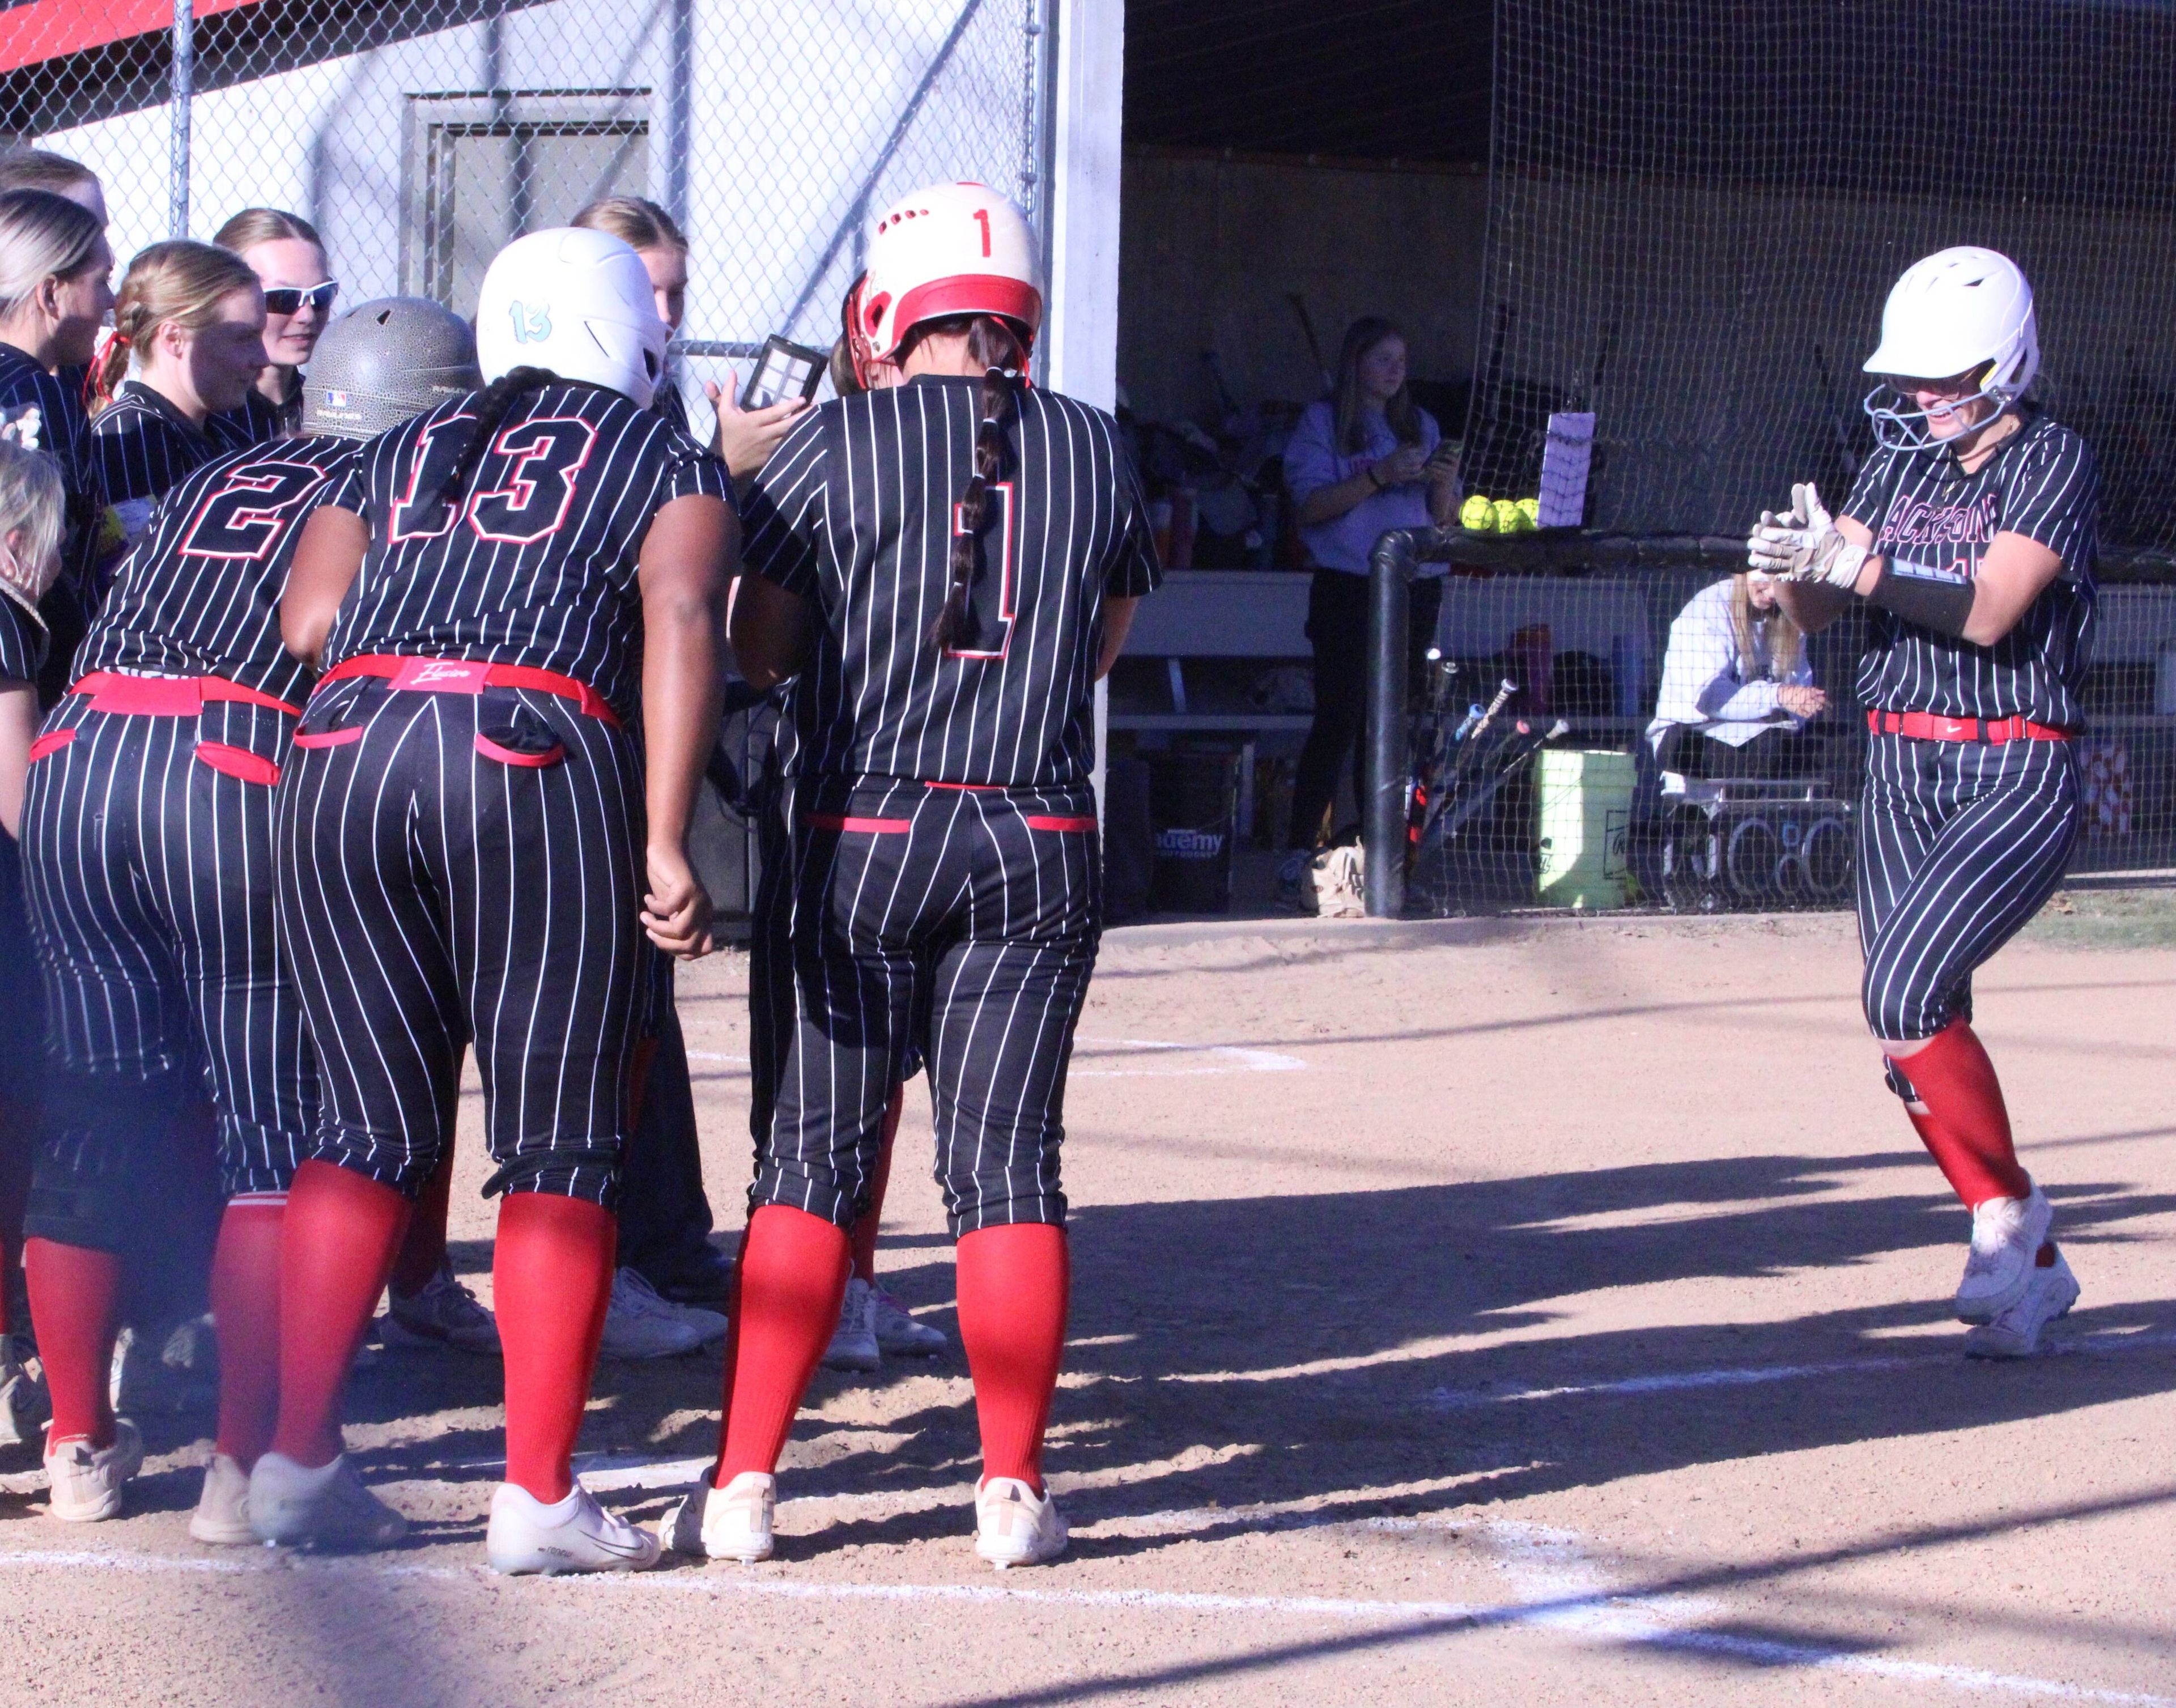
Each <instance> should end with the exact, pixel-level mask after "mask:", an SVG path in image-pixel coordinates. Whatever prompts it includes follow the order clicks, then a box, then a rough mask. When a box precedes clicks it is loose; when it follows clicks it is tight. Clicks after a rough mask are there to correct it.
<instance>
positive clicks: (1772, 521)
mask: <svg viewBox="0 0 2176 1708" xmlns="http://www.w3.org/2000/svg"><path fill="white" fill-rule="evenodd" d="M1866 557H1867V548H1866V547H1863V546H1854V545H1852V543H1851V541H1848V540H1847V539H1845V538H1844V536H1843V535H1842V533H1841V531H1840V530H1838V529H1837V527H1836V519H1835V518H1834V517H1833V516H1831V515H1830V514H1829V513H1828V510H1827V509H1826V507H1825V506H1824V505H1823V504H1822V503H1821V495H1820V492H1819V491H1818V490H1817V489H1816V488H1815V487H1814V484H1813V483H1812V482H1811V481H1807V482H1805V483H1804V484H1803V485H1800V486H1794V487H1792V488H1791V509H1790V511H1789V513H1788V514H1785V515H1781V516H1779V515H1777V514H1775V513H1774V512H1773V511H1768V510H1764V511H1762V512H1761V514H1760V521H1759V522H1758V523H1757V524H1756V525H1754V530H1753V533H1752V536H1751V537H1750V538H1749V540H1748V541H1746V553H1745V561H1746V562H1747V563H1749V564H1750V565H1751V566H1752V567H1753V568H1755V569H1758V570H1760V571H1762V572H1763V573H1764V574H1770V575H1773V576H1774V577H1775V578H1776V579H1777V580H1779V581H1798V582H1820V583H1824V584H1825V585H1828V586H1831V587H1840V588H1842V589H1844V590H1846V591H1849V590H1850V589H1851V588H1852V587H1853V586H1855V585H1857V584H1858V572H1859V570H1860V568H1862V567H1863V565H1864V564H1865V563H1866Z"/></svg>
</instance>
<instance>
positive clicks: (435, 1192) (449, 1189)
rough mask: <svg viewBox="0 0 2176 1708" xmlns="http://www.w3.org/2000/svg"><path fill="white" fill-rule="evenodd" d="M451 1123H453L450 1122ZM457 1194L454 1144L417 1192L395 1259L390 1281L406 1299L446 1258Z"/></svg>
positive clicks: (394, 1288)
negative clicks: (448, 1219) (448, 1226)
mask: <svg viewBox="0 0 2176 1708" xmlns="http://www.w3.org/2000/svg"><path fill="white" fill-rule="evenodd" d="M447 1124H448V1126H449V1127H450V1126H451V1125H452V1123H450V1122H449V1123H447ZM453 1195H454V1147H453V1146H452V1145H448V1146H446V1154H445V1155H444V1156H442V1157H440V1158H439V1159H438V1167H436V1168H434V1169H432V1171H431V1178H429V1179H428V1180H427V1181H425V1182H424V1183H423V1189H422V1191H421V1192H419V1193H418V1194H416V1206H415V1208H414V1209H413V1210H410V1211H409V1213H408V1232H406V1233H405V1234H404V1235H403V1236H402V1237H401V1240H400V1255H399V1256H398V1257H396V1258H394V1259H393V1279H392V1280H391V1281H389V1283H387V1285H389V1286H391V1287H392V1289H393V1291H394V1292H396V1293H398V1294H400V1297H402V1298H404V1299H411V1298H413V1297H416V1294H417V1293H420V1292H422V1291H423V1289H424V1288H425V1287H427V1286H430V1284H431V1277H432V1276H435V1275H436V1274H438V1265H440V1264H442V1263H443V1262H444V1261H445V1260H446V1215H447V1212H448V1211H449V1210H450V1209H451V1208H452V1204H453Z"/></svg>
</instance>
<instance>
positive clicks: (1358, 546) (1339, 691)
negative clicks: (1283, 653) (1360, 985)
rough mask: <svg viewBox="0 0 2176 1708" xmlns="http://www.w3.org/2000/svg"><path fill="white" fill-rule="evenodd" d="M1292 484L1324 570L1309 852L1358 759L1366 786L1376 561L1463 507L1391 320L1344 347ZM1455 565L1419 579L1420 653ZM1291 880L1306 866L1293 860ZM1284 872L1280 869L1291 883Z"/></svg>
mask: <svg viewBox="0 0 2176 1708" xmlns="http://www.w3.org/2000/svg"><path fill="white" fill-rule="evenodd" d="M1285 484H1286V485H1287V486H1288V487H1290V488H1291V489H1292V503H1294V504H1295V505H1296V506H1297V511H1296V515H1297V520H1298V524H1299V536H1300V539H1301V540H1302V541H1303V542H1304V543H1305V545H1306V547H1307V553H1308V564H1309V566H1310V567H1311V568H1313V569H1314V585H1312V586H1311V587H1309V588H1308V598H1307V635H1308V640H1310V641H1311V642H1312V643H1313V644H1314V726H1313V727H1312V728H1310V729H1309V730H1308V734H1307V745H1306V747H1305V748H1303V750H1302V752H1301V753H1300V759H1299V768H1298V771H1297V775H1295V776H1294V778H1293V780H1292V827H1291V831H1290V834H1289V835H1288V836H1287V839H1286V846H1287V847H1288V848H1292V849H1293V850H1296V851H1299V852H1302V853H1304V852H1305V851H1308V850H1311V849H1313V848H1314V847H1315V846H1318V845H1319V842H1320V841H1321V840H1322V837H1323V833H1324V830H1325V822H1324V821H1325V819H1326V818H1327V817H1328V815H1329V813H1330V804H1331V802H1333V801H1335V800H1336V797H1337V785H1338V781H1339V779H1340V778H1341V776H1342V775H1343V773H1344V770H1345V760H1346V755H1348V754H1350V755H1351V756H1352V760H1353V776H1354V779H1355V781H1356V783H1357V780H1358V778H1359V776H1360V775H1361V768H1362V765H1363V759H1362V758H1361V754H1362V749H1363V745H1364V743H1365V742H1366V740H1367V732H1368V554H1369V553H1370V552H1373V551H1374V549H1375V542H1376V541H1378V540H1379V539H1380V538H1382V536H1384V534H1386V533H1388V532H1390V530H1392V529H1394V528H1426V527H1428V526H1430V525H1435V526H1439V527H1440V526H1444V525H1447V524H1448V523H1449V522H1450V519H1451V518H1452V517H1453V516H1454V515H1455V514H1456V512H1457V509H1458V497H1459V494H1458V465H1457V461H1456V459H1455V457H1454V456H1453V455H1452V454H1450V451H1449V450H1448V449H1446V448H1445V447H1444V443H1443V434H1442V432H1441V430H1440V429H1439V427H1437V426H1436V423H1435V418H1434V417H1433V416H1431V415H1429V414H1428V411H1426V410H1424V409H1420V408H1417V407H1416V406H1415V405H1414V403H1413V400H1412V394H1411V393H1410V392H1409V391H1407V390H1406V340H1405V337H1404V335H1402V334H1401V332H1400V331H1399V330H1398V329H1397V328H1396V327H1395V326H1394V325H1392V324H1390V322H1389V321H1387V320H1384V319H1381V318H1378V317H1376V316H1374V315H1369V316H1367V317H1365V318H1362V319H1359V320H1356V321H1354V322H1353V323H1352V327H1351V329H1349V330H1348V331H1347V332H1346V335H1345V343H1344V345H1343V347H1342V348H1341V350H1340V351H1338V356H1337V376H1336V381H1335V383H1333V385H1332V387H1331V390H1330V396H1328V397H1327V398H1325V399H1324V400H1322V401H1320V402H1319V403H1315V404H1311V405H1308V408H1307V410H1306V411H1305V412H1304V413H1303V414H1302V415H1301V416H1300V418H1299V421H1298V422H1297V425H1296V426H1295V427H1293V429H1292V439H1291V442H1290V443H1288V444H1287V446H1286V449H1285ZM1446 568H1448V566H1447V565H1445V564H1441V563H1428V564H1423V566H1422V569H1421V576H1420V579H1417V580H1416V581H1415V582H1414V583H1413V587H1412V631H1411V632H1412V659H1411V661H1409V664H1408V669H1409V671H1410V672H1412V674H1411V676H1410V677H1409V679H1411V680H1417V679H1418V673H1419V669H1420V660H1421V655H1422V654H1423V652H1425V651H1426V650H1427V649H1428V646H1429V645H1430V644H1431V642H1432V641H1433V639H1434V635H1435V623H1436V617H1437V615H1438V613H1439V612H1440V611H1441V609H1442V606H1443V575H1444V571H1445V569H1446ZM1287 866H1288V867H1289V868H1290V870H1291V882H1292V884H1294V885H1295V886H1296V885H1297V882H1298V868H1297V865H1294V864H1292V862H1290V861H1288V862H1287ZM1282 877H1283V874H1282V873H1281V874H1280V878H1281V879H1282Z"/></svg>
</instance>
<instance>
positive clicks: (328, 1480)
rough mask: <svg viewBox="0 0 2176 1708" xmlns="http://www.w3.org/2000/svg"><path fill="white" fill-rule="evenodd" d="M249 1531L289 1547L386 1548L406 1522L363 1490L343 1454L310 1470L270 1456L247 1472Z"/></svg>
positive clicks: (404, 1529) (402, 1532) (277, 1455)
mask: <svg viewBox="0 0 2176 1708" xmlns="http://www.w3.org/2000/svg"><path fill="white" fill-rule="evenodd" d="M249 1527H250V1528H251V1529H252V1530H253V1531H256V1532H257V1539H258V1541H259V1542H283V1543H285V1544H286V1545H287V1546H288V1547H290V1548H390V1547H391V1546H392V1545H393V1544H394V1542H398V1541H400V1538H401V1537H404V1536H405V1535H407V1534H408V1520H406V1519H405V1518H403V1517H401V1515H400V1514H399V1513H397V1512H395V1511H394V1509H392V1508H391V1507H389V1506H388V1505H387V1504H385V1503H384V1501H382V1500H380V1499H378V1497H377V1496H376V1495H374V1494H373V1493H371V1492H370V1491H369V1490H368V1489H367V1488H364V1487H363V1486H362V1478H361V1477H358V1476H356V1471H355V1466H354V1465H353V1464H352V1463H351V1462H350V1461H349V1459H348V1456H347V1455H345V1453H343V1454H341V1455H339V1457H337V1458H335V1460H334V1461H333V1462H332V1463H331V1464H329V1465H321V1466H317V1467H316V1468H314V1469H313V1468H312V1467H311V1466H307V1465H297V1464H296V1462H295V1461H293V1460H291V1459H290V1458H288V1457H287V1455H286V1454H284V1453H268V1454H266V1455H264V1457H263V1458H262V1459H260V1460H258V1461H257V1468H256V1469H255V1470H254V1471H251V1472H250V1473H249Z"/></svg>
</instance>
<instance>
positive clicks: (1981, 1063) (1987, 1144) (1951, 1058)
mask: <svg viewBox="0 0 2176 1708" xmlns="http://www.w3.org/2000/svg"><path fill="white" fill-rule="evenodd" d="M1896 1069H1897V1071H1898V1072H1899V1073H1901V1074H1903V1075H1904V1077H1905V1078H1906V1079H1907V1080H1910V1081H1911V1082H1912V1090H1913V1091H1917V1092H1918V1094H1919V1101H1921V1102H1922V1103H1923V1104H1924V1105H1925V1106H1926V1108H1927V1113H1926V1115H1925V1116H1924V1117H1921V1116H1919V1115H1918V1114H1916V1113H1914V1114H1912V1125H1913V1126H1914V1127H1916V1128H1918V1129H1919V1137H1920V1140H1922V1142H1923V1143H1924V1144H1925V1145H1926V1147H1927V1149H1928V1150H1930V1151H1932V1152H1933V1153H1934V1161H1936V1162H1937V1163H1939V1164H1940V1165H1941V1170H1942V1172H1943V1174H1944V1175H1945V1176H1946V1177H1947V1178H1948V1180H1949V1183H1950V1185H1951V1186H1952V1187H1954V1188H1955V1189H1956V1194H1957V1196H1958V1197H1959V1198H1961V1199H1963V1200H1964V1202H1965V1207H1966V1208H1967V1209H1968V1210H1976V1209H1977V1208H1978V1207H1979V1206H1980V1205H1983V1204H1984V1203H1986V1202H1987V1200H1988V1199H1990V1198H2022V1197H2024V1196H2025V1195H2026V1194H2027V1193H2029V1192H2030V1191H2032V1179H2031V1178H2030V1177H2028V1176H2027V1175H2026V1172H2025V1171H2024V1170H2023V1169H2022V1168H2021V1167H2018V1166H2017V1151H2016V1147H2015V1146H2013V1145H2011V1143H2010V1111H2009V1110H2008V1108H2006V1107H2005V1106H2004V1103H2003V1101H2002V1085H2001V1082H2000V1081H1999V1080H1997V1079H1996V1078H1995V1076H1994V1063H1992V1062H1990V1061H1989V1060H1988V1058H1987V1052H1986V1050H1984V1049H1983V1048H1982V1047H1981V1046H1980V1042H1979V1039H1978V1037H1977V1035H1976V1034H1975V1033H1974V1032H1973V1031H1972V1028H1971V1027H1970V1026H1969V1025H1966V1023H1965V1022H1964V1021H1962V1020H1952V1021H1950V1024H1949V1025H1946V1026H1945V1027H1943V1028H1942V1030H1941V1031H1939V1032H1937V1033H1935V1034H1934V1036H1933V1037H1932V1038H1930V1039H1928V1042H1927V1045H1926V1047H1925V1048H1923V1049H1922V1050H1920V1051H1919V1052H1918V1053H1917V1054H1916V1055H1910V1056H1907V1057H1905V1058H1903V1059H1902V1060H1901V1061H1898V1062H1897V1063H1896Z"/></svg>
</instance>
